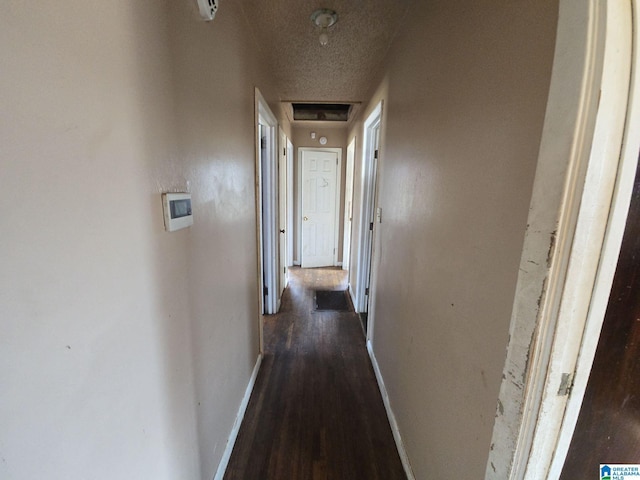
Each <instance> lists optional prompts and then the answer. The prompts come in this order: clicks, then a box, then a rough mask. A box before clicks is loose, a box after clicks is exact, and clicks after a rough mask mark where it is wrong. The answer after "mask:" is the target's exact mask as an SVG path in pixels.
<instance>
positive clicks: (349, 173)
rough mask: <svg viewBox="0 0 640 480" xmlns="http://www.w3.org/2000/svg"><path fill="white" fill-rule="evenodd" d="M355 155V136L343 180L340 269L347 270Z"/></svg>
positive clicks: (348, 268)
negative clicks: (342, 236) (342, 235)
mask: <svg viewBox="0 0 640 480" xmlns="http://www.w3.org/2000/svg"><path fill="white" fill-rule="evenodd" d="M355 156H356V138H355V137H354V138H353V139H352V140H351V142H350V143H349V146H348V147H347V165H346V169H345V181H344V221H343V222H344V223H343V224H344V227H343V228H344V240H343V242H342V269H343V270H348V271H350V270H351V223H352V219H353V171H354V166H355V165H354V164H355ZM347 275H348V274H347ZM347 278H349V277H347Z"/></svg>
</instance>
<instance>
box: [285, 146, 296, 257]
mask: <svg viewBox="0 0 640 480" xmlns="http://www.w3.org/2000/svg"><path fill="white" fill-rule="evenodd" d="M294 158H295V156H294V150H293V143H291V140H290V139H289V138H288V137H287V199H288V200H289V201H288V202H287V232H288V235H287V268H288V267H291V266H292V265H293V261H294V260H293V245H294V230H293V228H294V227H293V226H294V223H295V212H294V208H293V198H294V196H293V184H294V182H293V171H294V168H293V164H294Z"/></svg>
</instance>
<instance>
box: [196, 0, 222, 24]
mask: <svg viewBox="0 0 640 480" xmlns="http://www.w3.org/2000/svg"><path fill="white" fill-rule="evenodd" d="M198 7H200V16H201V17H202V18H203V19H204V20H206V21H207V22H210V21H211V20H213V17H215V16H216V11H217V10H218V0H198Z"/></svg>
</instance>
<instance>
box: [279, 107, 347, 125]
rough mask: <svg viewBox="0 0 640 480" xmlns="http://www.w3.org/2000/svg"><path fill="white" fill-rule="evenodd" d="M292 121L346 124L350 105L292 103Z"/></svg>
mask: <svg viewBox="0 0 640 480" xmlns="http://www.w3.org/2000/svg"><path fill="white" fill-rule="evenodd" d="M291 107H292V109H293V119H294V120H305V121H318V122H347V121H349V114H350V113H351V107H352V104H350V103H292V104H291Z"/></svg>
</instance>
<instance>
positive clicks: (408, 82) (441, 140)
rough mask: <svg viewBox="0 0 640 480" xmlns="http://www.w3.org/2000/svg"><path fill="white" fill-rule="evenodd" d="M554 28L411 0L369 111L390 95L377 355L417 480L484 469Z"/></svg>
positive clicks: (526, 11) (547, 10) (545, 22)
mask: <svg viewBox="0 0 640 480" xmlns="http://www.w3.org/2000/svg"><path fill="white" fill-rule="evenodd" d="M556 21H557V2H556V1H551V0H548V1H544V2H539V1H533V0H527V1H523V2H517V4H516V3H504V2H502V3H499V2H492V1H489V0H487V1H480V2H463V3H455V2H453V3H452V2H447V1H435V2H414V4H413V5H412V7H411V9H410V11H409V13H408V16H407V23H406V24H405V25H404V26H403V28H402V29H401V33H400V35H399V37H398V38H397V39H396V42H395V44H394V46H393V48H392V50H391V51H390V54H389V57H388V59H389V61H388V65H387V68H386V71H385V73H384V78H383V79H381V81H380V83H379V85H378V87H377V89H376V92H375V93H374V94H373V96H372V100H371V101H370V103H369V105H368V106H367V107H365V108H364V109H363V117H362V118H366V115H367V114H368V112H370V111H371V109H372V108H373V106H374V105H375V104H376V103H377V102H378V101H379V100H380V99H382V100H383V101H384V105H383V130H382V138H381V142H382V145H381V155H380V170H379V192H378V205H379V206H380V207H381V208H382V224H380V225H377V227H376V246H375V254H374V268H375V271H376V272H377V274H376V275H375V276H374V281H375V287H374V299H373V300H374V313H373V315H372V317H373V318H372V320H373V323H374V340H373V347H374V352H375V355H376V358H377V360H378V362H379V365H380V368H381V371H382V375H383V377H384V380H385V383H386V387H387V390H388V392H389V396H390V401H391V406H392V408H393V410H394V412H395V416H396V418H397V421H398V425H399V428H400V432H401V434H402V436H403V439H404V443H405V446H406V449H407V452H408V455H409V459H410V461H411V464H412V467H413V470H414V472H415V476H416V478H420V479H422V478H483V476H484V473H485V466H486V461H487V457H488V452H489V449H490V439H491V432H492V427H493V423H494V416H495V409H496V402H497V397H498V389H499V385H500V380H501V375H502V367H503V365H504V361H505V349H506V345H507V340H508V331H509V321H510V315H511V308H512V304H513V298H514V291H515V283H516V278H517V273H518V266H519V260H520V253H521V250H522V242H523V238H524V232H525V228H526V220H527V212H528V207H529V201H530V198H531V189H532V183H533V177H534V172H535V167H536V160H537V154H538V148H539V143H540V137H541V131H542V124H543V119H544V112H545V105H546V99H547V94H548V87H549V80H550V69H551V63H552V56H553V46H554V38H555V26H556ZM354 135H357V136H358V139H359V140H358V144H359V145H360V146H361V145H362V141H361V140H360V139H362V130H361V124H359V125H358V127H357V128H356V129H354V130H352V132H351V133H350V138H351V137H352V136H354ZM359 150H361V147H360V148H359ZM360 159H361V151H360V152H359V153H358V156H357V162H358V163H359V162H360ZM360 172H361V166H360V165H359V166H358V169H357V170H356V178H357V179H358V183H359V178H360V175H361V173H360ZM359 189H360V186H359V185H358V184H357V185H356V195H357V198H356V201H358V202H359ZM358 220H359V219H358V218H354V225H356V226H357V225H358ZM354 239H357V235H356V232H354ZM356 253H357V252H356V251H355V246H354V250H353V252H352V254H353V255H356ZM352 278H353V281H354V282H357V281H358V278H357V275H354V276H353V277H352Z"/></svg>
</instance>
